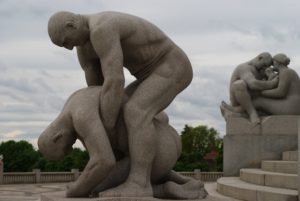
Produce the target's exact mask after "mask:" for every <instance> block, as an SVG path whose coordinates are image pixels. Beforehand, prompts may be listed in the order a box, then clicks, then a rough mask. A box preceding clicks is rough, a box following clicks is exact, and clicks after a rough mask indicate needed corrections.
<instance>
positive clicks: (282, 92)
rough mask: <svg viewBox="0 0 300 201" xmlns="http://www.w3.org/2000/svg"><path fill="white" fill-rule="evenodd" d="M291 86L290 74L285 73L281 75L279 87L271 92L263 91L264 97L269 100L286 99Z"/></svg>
mask: <svg viewBox="0 0 300 201" xmlns="http://www.w3.org/2000/svg"><path fill="white" fill-rule="evenodd" d="M290 85H291V79H290V77H289V72H288V71H285V72H282V73H280V74H279V83H278V87H276V88H275V89H271V90H264V91H262V95H263V96H265V97H269V98H284V97H286V95H287V94H288V92H289V88H290Z"/></svg>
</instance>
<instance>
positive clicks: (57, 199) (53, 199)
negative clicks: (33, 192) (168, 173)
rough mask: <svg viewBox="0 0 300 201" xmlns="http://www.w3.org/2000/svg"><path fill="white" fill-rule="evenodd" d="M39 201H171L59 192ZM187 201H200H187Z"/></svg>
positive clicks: (210, 199)
mask: <svg viewBox="0 0 300 201" xmlns="http://www.w3.org/2000/svg"><path fill="white" fill-rule="evenodd" d="M41 201H173V200H163V199H156V198H66V197H65V191H59V192H54V193H45V194H42V195H41ZM174 201H175V200H174ZM176 201H183V200H176ZM185 201H186V200H185ZM189 201H200V200H189ZM201 201H224V199H223V198H222V199H221V198H215V197H212V196H207V197H206V198H205V199H202V200H201Z"/></svg>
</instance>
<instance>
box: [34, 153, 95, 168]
mask: <svg viewBox="0 0 300 201" xmlns="http://www.w3.org/2000/svg"><path fill="white" fill-rule="evenodd" d="M39 155H40V158H39V160H38V161H37V162H36V163H35V165H34V166H33V167H34V168H38V169H41V170H42V171H50V172H51V171H70V170H71V169H79V170H80V171H82V170H83V169H84V167H85V166H86V164H87V162H88V160H89V155H88V153H87V151H83V150H81V149H79V148H74V149H73V151H72V152H71V153H70V154H68V155H67V156H66V157H65V158H64V159H63V160H60V161H51V160H47V159H45V158H44V157H43V156H42V155H41V154H39Z"/></svg>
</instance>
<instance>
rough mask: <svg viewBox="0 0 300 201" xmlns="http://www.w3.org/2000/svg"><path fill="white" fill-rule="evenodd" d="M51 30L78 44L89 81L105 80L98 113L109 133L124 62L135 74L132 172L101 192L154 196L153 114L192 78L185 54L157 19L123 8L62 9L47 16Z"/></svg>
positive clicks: (57, 39)
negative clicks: (98, 10) (153, 21)
mask: <svg viewBox="0 0 300 201" xmlns="http://www.w3.org/2000/svg"><path fill="white" fill-rule="evenodd" d="M48 31H49V35H50V38H51V40H52V42H53V43H54V44H56V45H58V46H60V47H65V48H67V49H70V50H72V49H73V47H75V46H76V47H77V54H78V58H79V62H80V64H81V67H82V68H83V70H84V72H85V77H86V81H87V84H88V86H91V85H102V86H103V88H102V93H101V98H100V100H101V101H100V103H99V104H100V110H101V113H100V114H101V115H102V116H101V118H102V120H103V123H104V126H105V129H106V131H107V133H108V135H113V134H114V131H113V128H114V126H115V124H116V120H117V117H118V115H119V112H120V109H121V103H122V101H123V93H124V81H125V79H124V72H123V66H124V67H125V68H127V69H128V70H129V72H130V73H131V74H132V75H133V76H135V77H136V79H137V80H136V81H135V82H133V83H131V84H130V85H129V86H128V87H127V88H126V90H125V93H126V94H127V95H128V96H129V99H128V101H127V102H126V103H125V105H124V107H123V112H124V118H125V123H126V128H127V131H128V141H129V151H130V160H131V161H130V162H131V170H130V174H129V176H128V178H127V180H126V182H125V183H124V184H122V185H120V186H118V187H116V188H114V189H112V190H108V191H106V192H104V193H103V194H102V196H116V197H132V196H136V197H148V196H152V195H153V190H152V187H151V184H150V174H151V164H152V162H153V158H154V155H155V152H156V144H157V143H156V140H157V138H156V131H155V127H154V125H153V119H154V117H155V115H157V114H158V113H159V112H161V111H162V110H164V109H165V108H166V107H167V106H168V105H169V104H170V103H171V102H172V101H173V99H174V98H175V97H176V95H177V94H178V93H180V92H181V91H182V90H183V89H185V88H186V87H187V86H188V85H189V83H190V82H191V80H192V74H193V73H192V67H191V64H190V61H189V60H188V58H187V56H186V55H185V53H184V52H183V51H182V50H181V49H180V48H179V47H178V46H177V45H176V44H175V43H174V42H173V41H172V40H171V39H169V38H168V37H167V36H166V35H165V34H164V33H163V32H162V31H161V30H160V29H159V28H157V27H156V26H155V25H153V24H151V23H150V22H148V21H146V20H144V19H141V18H138V17H135V16H132V15H127V14H123V13H117V12H102V13H98V14H93V15H79V14H74V13H70V12H58V13H56V14H54V15H53V16H52V17H51V19H50V20H49V24H48Z"/></svg>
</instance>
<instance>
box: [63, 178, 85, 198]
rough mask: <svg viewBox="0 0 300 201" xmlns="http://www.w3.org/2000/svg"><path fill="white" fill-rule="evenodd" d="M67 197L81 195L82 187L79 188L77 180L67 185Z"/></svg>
mask: <svg viewBox="0 0 300 201" xmlns="http://www.w3.org/2000/svg"><path fill="white" fill-rule="evenodd" d="M66 195H67V197H80V196H82V195H80V189H79V188H78V185H77V183H76V182H71V183H69V184H68V185H67V190H66Z"/></svg>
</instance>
